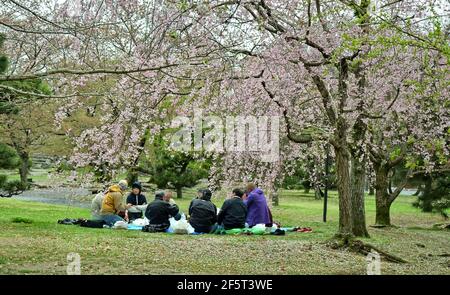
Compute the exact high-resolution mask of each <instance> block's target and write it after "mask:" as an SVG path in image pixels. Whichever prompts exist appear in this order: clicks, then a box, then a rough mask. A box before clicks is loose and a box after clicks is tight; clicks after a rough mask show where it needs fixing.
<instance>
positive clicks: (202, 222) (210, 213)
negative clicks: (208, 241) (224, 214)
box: [189, 189, 217, 233]
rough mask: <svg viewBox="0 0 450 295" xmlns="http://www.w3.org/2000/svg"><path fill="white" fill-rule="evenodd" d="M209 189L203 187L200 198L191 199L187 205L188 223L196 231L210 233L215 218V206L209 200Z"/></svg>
mask: <svg viewBox="0 0 450 295" xmlns="http://www.w3.org/2000/svg"><path fill="white" fill-rule="evenodd" d="M211 195H212V193H211V191H210V190H209V189H205V190H203V192H202V196H201V198H196V199H193V200H192V202H191V204H190V205H189V216H190V218H189V223H190V224H191V226H192V227H193V228H194V229H195V232H197V233H210V232H211V231H212V230H213V226H214V225H215V223H216V220H217V208H216V206H215V205H214V204H213V203H212V202H211Z"/></svg>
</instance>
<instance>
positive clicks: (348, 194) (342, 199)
mask: <svg viewBox="0 0 450 295" xmlns="http://www.w3.org/2000/svg"><path fill="white" fill-rule="evenodd" d="M335 154H336V176H337V188H338V194H339V232H338V235H340V236H349V235H352V203H351V201H352V191H351V179H350V159H349V157H348V152H347V151H346V150H343V149H342V148H335Z"/></svg>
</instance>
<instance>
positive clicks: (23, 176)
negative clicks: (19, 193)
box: [19, 152, 30, 188]
mask: <svg viewBox="0 0 450 295" xmlns="http://www.w3.org/2000/svg"><path fill="white" fill-rule="evenodd" d="M19 156H20V160H21V162H22V163H21V165H20V167H19V174H20V184H21V185H22V187H23V188H28V185H29V183H28V174H29V173H30V155H29V154H28V153H27V152H20V153H19Z"/></svg>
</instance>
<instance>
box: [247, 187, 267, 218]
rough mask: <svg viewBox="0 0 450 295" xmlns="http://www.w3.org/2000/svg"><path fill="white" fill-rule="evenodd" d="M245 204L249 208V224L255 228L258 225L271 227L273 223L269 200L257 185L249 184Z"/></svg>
mask: <svg viewBox="0 0 450 295" xmlns="http://www.w3.org/2000/svg"><path fill="white" fill-rule="evenodd" d="M246 195H247V196H246V198H245V200H244V204H245V205H246V206H247V212H248V213H247V224H248V226H249V227H253V226H255V225H257V224H261V223H262V224H266V225H270V224H271V223H272V220H271V214H270V211H269V207H268V206H267V200H266V197H265V196H264V192H263V191H262V190H261V189H260V188H258V187H256V185H255V184H253V183H249V184H247V193H246Z"/></svg>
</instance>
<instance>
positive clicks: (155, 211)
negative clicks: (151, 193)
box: [143, 192, 181, 232]
mask: <svg viewBox="0 0 450 295" xmlns="http://www.w3.org/2000/svg"><path fill="white" fill-rule="evenodd" d="M163 198H164V192H158V193H156V195H155V200H154V201H153V202H151V203H150V204H148V206H147V209H146V210H145V217H147V219H148V220H149V225H148V226H147V227H146V228H145V229H143V230H144V231H150V232H165V231H166V230H167V229H168V228H169V227H170V221H169V218H171V217H174V218H175V220H180V218H181V215H180V214H179V211H180V210H179V209H178V206H177V205H175V204H174V205H172V204H170V203H168V202H165V201H164V200H163Z"/></svg>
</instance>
